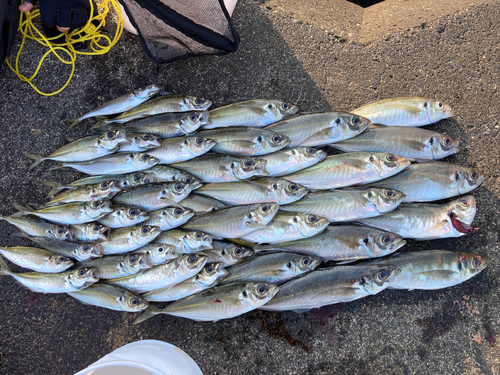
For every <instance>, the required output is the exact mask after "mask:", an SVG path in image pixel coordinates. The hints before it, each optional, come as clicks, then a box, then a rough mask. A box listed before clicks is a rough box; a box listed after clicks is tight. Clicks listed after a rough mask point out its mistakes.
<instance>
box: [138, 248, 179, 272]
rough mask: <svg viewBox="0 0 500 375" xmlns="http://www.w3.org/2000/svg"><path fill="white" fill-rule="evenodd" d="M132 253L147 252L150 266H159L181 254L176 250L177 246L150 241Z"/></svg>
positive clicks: (147, 260)
mask: <svg viewBox="0 0 500 375" xmlns="http://www.w3.org/2000/svg"><path fill="white" fill-rule="evenodd" d="M131 254H146V255H147V259H146V262H147V263H148V266H149V267H153V266H158V265H160V264H163V263H166V262H168V261H169V260H172V259H175V258H177V257H178V256H179V254H178V253H177V252H176V251H175V246H172V245H167V244H164V243H150V244H147V245H146V246H143V247H141V248H139V249H137V250H134V251H133V252H131Z"/></svg>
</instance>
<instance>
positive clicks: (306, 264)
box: [286, 254, 321, 276]
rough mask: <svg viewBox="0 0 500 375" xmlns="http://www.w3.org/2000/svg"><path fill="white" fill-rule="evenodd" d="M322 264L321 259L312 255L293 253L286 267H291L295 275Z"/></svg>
mask: <svg viewBox="0 0 500 375" xmlns="http://www.w3.org/2000/svg"><path fill="white" fill-rule="evenodd" d="M320 264H321V259H320V258H318V257H315V256H311V255H299V254H297V255H293V256H292V258H291V259H290V261H289V262H288V263H287V264H286V267H287V268H288V269H290V270H291V271H292V272H293V273H294V274H295V276H298V275H302V274H303V273H306V272H309V271H313V270H314V269H316V267H318V266H319V265H320Z"/></svg>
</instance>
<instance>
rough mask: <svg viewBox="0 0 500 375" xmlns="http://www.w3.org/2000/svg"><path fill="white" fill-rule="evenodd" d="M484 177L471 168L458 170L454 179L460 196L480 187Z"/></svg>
mask: <svg viewBox="0 0 500 375" xmlns="http://www.w3.org/2000/svg"><path fill="white" fill-rule="evenodd" d="M485 178H486V176H485V175H484V174H483V173H481V172H479V171H477V170H475V169H472V168H458V169H457V171H456V173H455V179H456V182H457V186H458V191H459V193H460V194H465V193H468V192H469V191H471V190H474V189H475V188H477V187H478V186H479V185H481V184H482V183H483V181H484V179H485Z"/></svg>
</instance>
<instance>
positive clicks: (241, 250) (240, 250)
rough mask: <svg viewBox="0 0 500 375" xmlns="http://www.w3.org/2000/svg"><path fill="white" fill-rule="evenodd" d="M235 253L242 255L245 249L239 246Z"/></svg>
mask: <svg viewBox="0 0 500 375" xmlns="http://www.w3.org/2000/svg"><path fill="white" fill-rule="evenodd" d="M234 253H235V254H236V255H241V254H242V253H243V249H242V248H241V247H237V248H236V249H235V250H234Z"/></svg>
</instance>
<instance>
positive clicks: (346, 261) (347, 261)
mask: <svg viewBox="0 0 500 375" xmlns="http://www.w3.org/2000/svg"><path fill="white" fill-rule="evenodd" d="M357 260H359V259H351V260H343V261H342V262H337V263H335V264H349V263H353V262H356V261H357Z"/></svg>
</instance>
